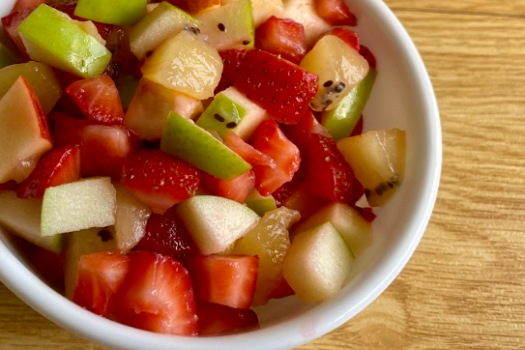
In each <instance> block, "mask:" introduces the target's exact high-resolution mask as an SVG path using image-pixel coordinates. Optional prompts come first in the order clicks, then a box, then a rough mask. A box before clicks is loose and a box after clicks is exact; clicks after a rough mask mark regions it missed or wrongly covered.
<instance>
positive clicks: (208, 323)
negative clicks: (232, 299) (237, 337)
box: [197, 303, 259, 335]
mask: <svg viewBox="0 0 525 350" xmlns="http://www.w3.org/2000/svg"><path fill="white" fill-rule="evenodd" d="M197 316H198V317H199V335H224V334H231V333H238V332H240V331H243V330H248V329H253V328H258V326H259V319H258V318H257V314H256V313H255V312H254V311H253V310H250V309H244V310H240V309H233V308H231V307H227V306H222V305H216V304H210V303H197Z"/></svg>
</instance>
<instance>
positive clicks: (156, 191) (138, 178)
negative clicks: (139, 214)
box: [122, 150, 201, 214]
mask: <svg viewBox="0 0 525 350" xmlns="http://www.w3.org/2000/svg"><path fill="white" fill-rule="evenodd" d="M200 179H201V174H200V171H199V170H198V169H197V168H195V167H193V166H191V165H189V164H188V163H186V162H184V161H182V160H179V159H176V158H173V157H171V156H169V155H167V154H165V153H162V152H161V151H159V150H148V151H142V152H140V153H138V154H136V155H134V156H132V157H130V158H129V159H128V160H127V161H126V163H125V165H124V171H123V174H122V183H123V184H124V185H125V186H126V187H127V188H128V189H129V190H130V191H131V192H132V193H133V194H134V195H135V196H136V197H137V198H138V199H140V200H141V201H142V202H144V203H146V204H147V205H149V206H150V207H151V209H152V210H153V212H154V213H157V214H163V213H164V212H166V211H167V210H168V209H169V208H171V207H172V206H174V205H175V204H178V203H180V202H182V201H184V200H186V199H188V198H191V197H193V196H194V195H195V191H197V189H198V188H199V184H200Z"/></svg>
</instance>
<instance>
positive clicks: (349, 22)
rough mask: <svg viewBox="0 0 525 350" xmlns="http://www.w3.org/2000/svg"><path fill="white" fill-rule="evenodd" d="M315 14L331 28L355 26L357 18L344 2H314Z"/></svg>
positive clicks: (318, 0)
mask: <svg viewBox="0 0 525 350" xmlns="http://www.w3.org/2000/svg"><path fill="white" fill-rule="evenodd" d="M314 5H315V11H316V12H317V14H318V15H319V16H320V17H321V18H322V19H324V20H325V21H327V22H328V23H330V24H331V25H333V26H356V25H357V18H356V17H355V15H354V14H353V13H351V12H350V9H349V8H348V5H347V4H346V3H345V1H344V0H314Z"/></svg>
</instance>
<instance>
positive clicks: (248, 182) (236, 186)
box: [202, 170, 255, 203]
mask: <svg viewBox="0 0 525 350" xmlns="http://www.w3.org/2000/svg"><path fill="white" fill-rule="evenodd" d="M202 182H203V184H204V187H205V188H206V189H207V190H209V191H210V192H211V194H213V195H216V196H220V197H224V198H228V199H231V200H233V201H236V202H238V203H244V200H245V199H246V197H247V196H248V193H250V191H251V190H253V187H254V186H255V175H254V174H253V171H252V170H250V171H248V172H247V173H245V174H244V175H241V176H239V177H237V178H235V179H233V180H230V181H227V180H222V179H219V178H216V177H214V176H211V175H209V174H206V173H204V174H203V176H202Z"/></svg>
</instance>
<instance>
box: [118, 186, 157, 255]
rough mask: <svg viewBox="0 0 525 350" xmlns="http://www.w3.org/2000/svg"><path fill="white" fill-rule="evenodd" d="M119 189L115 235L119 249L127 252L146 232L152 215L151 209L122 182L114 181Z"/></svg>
mask: <svg viewBox="0 0 525 350" xmlns="http://www.w3.org/2000/svg"><path fill="white" fill-rule="evenodd" d="M114 186H115V190H116V191H117V212H116V214H115V226H114V227H113V228H112V230H113V232H114V233H113V237H114V238H115V240H116V241H117V247H118V249H119V250H120V251H121V252H123V253H127V252H129V251H130V250H131V249H133V248H134V247H135V246H136V245H137V244H138V243H139V242H140V241H141V240H142V238H143V237H144V235H145V234H146V225H147V223H148V219H149V218H150V216H151V209H150V208H149V207H148V206H147V205H145V204H143V203H142V202H141V201H139V200H138V199H137V198H136V197H135V196H133V194H132V193H131V192H130V191H129V190H128V189H127V188H126V187H125V186H124V185H122V184H121V183H118V182H117V183H114Z"/></svg>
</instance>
